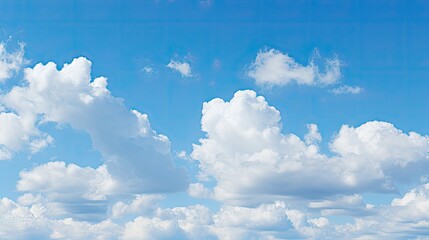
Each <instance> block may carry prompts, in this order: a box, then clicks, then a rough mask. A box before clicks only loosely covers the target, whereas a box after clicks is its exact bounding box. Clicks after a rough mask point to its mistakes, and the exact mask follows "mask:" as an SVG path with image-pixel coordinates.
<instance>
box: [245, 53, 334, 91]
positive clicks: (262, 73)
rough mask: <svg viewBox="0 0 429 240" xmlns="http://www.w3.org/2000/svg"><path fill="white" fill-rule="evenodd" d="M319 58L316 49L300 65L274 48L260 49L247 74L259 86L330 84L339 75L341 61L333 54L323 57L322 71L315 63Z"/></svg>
mask: <svg viewBox="0 0 429 240" xmlns="http://www.w3.org/2000/svg"><path fill="white" fill-rule="evenodd" d="M318 58H320V56H319V54H318V51H317V50H316V51H315V53H314V54H313V56H312V58H311V59H310V61H309V64H308V65H301V64H299V63H297V62H296V61H295V59H293V58H292V57H290V56H289V55H288V54H284V53H282V52H280V51H278V50H275V49H270V50H268V49H265V50H260V51H259V53H258V54H257V56H256V59H255V61H254V62H252V64H251V65H250V67H249V69H248V70H247V73H246V74H247V75H248V76H249V77H251V78H253V79H255V81H256V84H257V85H260V86H268V87H271V86H275V85H280V86H283V85H287V84H290V83H293V82H295V83H297V84H299V85H320V86H325V85H331V84H335V83H337V82H338V81H339V79H340V77H341V61H340V60H339V59H338V58H337V57H336V56H334V57H333V58H331V59H325V60H324V65H325V70H324V72H321V71H320V67H319V66H318V65H317V64H316V60H317V59H318Z"/></svg>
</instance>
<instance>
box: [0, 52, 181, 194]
mask: <svg viewBox="0 0 429 240" xmlns="http://www.w3.org/2000/svg"><path fill="white" fill-rule="evenodd" d="M91 64H92V63H91V62H90V61H88V60H87V59H85V58H83V57H81V58H76V59H74V60H73V61H72V62H71V63H70V64H65V65H64V66H63V68H62V69H61V70H57V66H56V64H55V63H53V62H49V63H47V64H46V65H43V64H41V63H39V64H37V65H36V66H35V67H34V68H27V69H25V76H24V85H23V86H15V87H14V88H13V89H12V90H11V91H10V92H8V93H6V94H5V95H3V96H1V102H2V104H3V105H4V106H5V107H6V108H7V109H9V110H11V111H13V113H2V114H1V115H0V122H1V121H9V122H11V123H10V124H15V125H16V126H15V128H14V129H13V130H9V128H8V127H4V128H0V136H3V134H4V135H5V136H12V137H13V138H11V139H9V138H7V137H5V138H4V139H3V140H2V139H0V144H1V146H2V148H1V149H2V151H1V153H2V154H1V155H3V156H6V157H8V156H10V154H11V152H12V151H17V150H20V147H21V145H24V144H25V143H26V142H27V144H29V143H28V142H30V144H31V143H34V141H32V139H34V138H36V137H38V139H40V137H42V138H45V139H46V138H48V139H47V140H46V142H47V143H48V142H49V141H51V140H50V139H49V136H48V135H47V134H44V133H41V132H40V131H39V130H38V129H37V127H36V126H37V125H38V124H43V123H45V122H53V123H58V124H69V125H70V126H71V127H73V128H74V129H78V130H83V131H85V132H87V133H88V134H89V135H90V137H91V139H92V142H93V146H94V148H95V149H96V150H98V151H100V153H101V154H102V156H103V158H104V160H105V166H106V169H107V170H108V172H109V174H111V175H112V177H114V178H115V179H116V180H117V181H119V182H121V186H122V187H121V190H122V191H124V192H133V193H146V192H165V191H174V190H178V189H185V188H186V182H187V177H186V172H185V170H184V169H179V168H176V167H175V166H174V164H173V161H172V158H171V154H170V141H169V140H168V138H167V137H166V136H165V135H162V134H158V133H156V132H155V131H154V130H153V129H151V127H150V123H149V120H148V116H147V115H146V114H141V113H139V112H138V111H137V110H132V111H130V110H128V109H127V108H126V107H125V106H124V104H123V103H122V100H121V99H119V98H114V97H113V96H112V95H111V94H110V91H109V90H108V89H107V78H105V77H98V78H95V79H94V80H91ZM10 118H12V120H9V119H10ZM9 122H8V123H9ZM10 124H9V125H10ZM8 131H14V132H10V133H9V132H8ZM36 141H37V142H36V143H34V144H32V146H31V147H32V148H36V149H37V147H43V146H46V145H47V143H46V144H44V143H43V142H40V140H36Z"/></svg>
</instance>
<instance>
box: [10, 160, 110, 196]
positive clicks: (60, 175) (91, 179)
mask: <svg viewBox="0 0 429 240" xmlns="http://www.w3.org/2000/svg"><path fill="white" fill-rule="evenodd" d="M19 176H20V180H19V181H18V183H17V186H16V187H17V190H18V191H23V192H40V193H46V194H51V195H57V197H64V196H67V195H68V194H73V195H75V196H76V195H78V196H79V197H82V198H84V199H88V200H104V199H106V195H109V194H112V193H114V192H115V191H117V187H118V183H117V182H116V181H115V180H114V179H112V177H111V176H110V174H109V173H108V172H107V169H106V167H105V166H100V167H98V168H97V169H94V168H90V167H86V168H82V167H79V166H77V165H75V164H69V165H66V164H65V163H64V162H48V163H45V164H42V165H40V166H37V167H35V168H33V169H32V170H30V171H22V172H21V173H20V174H19Z"/></svg>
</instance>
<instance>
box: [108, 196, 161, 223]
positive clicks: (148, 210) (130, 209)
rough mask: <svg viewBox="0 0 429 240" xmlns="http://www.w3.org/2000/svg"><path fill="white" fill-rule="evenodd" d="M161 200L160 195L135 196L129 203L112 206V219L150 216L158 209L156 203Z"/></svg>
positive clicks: (121, 202) (118, 203) (117, 203)
mask: <svg viewBox="0 0 429 240" xmlns="http://www.w3.org/2000/svg"><path fill="white" fill-rule="evenodd" d="M160 199H163V197H162V196H161V195H156V194H149V195H137V196H136V197H135V198H134V199H133V200H132V201H131V202H130V203H124V202H123V201H119V202H116V203H115V204H113V206H112V210H111V212H112V213H111V216H112V218H119V217H122V216H124V215H136V214H137V215H151V214H152V213H153V212H155V210H156V208H157V207H158V205H157V202H158V201H159V200H160Z"/></svg>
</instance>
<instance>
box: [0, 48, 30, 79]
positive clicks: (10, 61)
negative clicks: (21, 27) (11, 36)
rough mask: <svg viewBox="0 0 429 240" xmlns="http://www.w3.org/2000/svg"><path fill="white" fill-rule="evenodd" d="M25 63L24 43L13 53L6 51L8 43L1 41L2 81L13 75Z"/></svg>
mask: <svg viewBox="0 0 429 240" xmlns="http://www.w3.org/2000/svg"><path fill="white" fill-rule="evenodd" d="M24 64H25V59H24V44H23V43H21V44H20V48H19V49H18V50H16V51H15V52H13V53H9V52H7V51H6V45H5V44H4V43H0V83H1V82H4V81H5V80H6V79H8V78H10V77H12V75H13V74H14V73H17V72H18V71H19V70H20V69H21V67H22V66H23V65H24Z"/></svg>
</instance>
